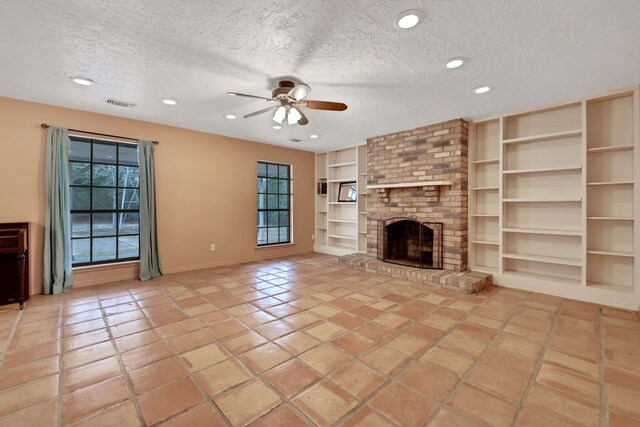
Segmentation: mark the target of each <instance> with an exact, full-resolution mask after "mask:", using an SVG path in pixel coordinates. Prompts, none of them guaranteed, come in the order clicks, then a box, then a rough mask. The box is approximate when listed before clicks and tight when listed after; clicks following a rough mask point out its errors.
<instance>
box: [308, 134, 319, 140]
mask: <svg viewBox="0 0 640 427" xmlns="http://www.w3.org/2000/svg"><path fill="white" fill-rule="evenodd" d="M317 137H318V135H315V134H314V135H309V138H311V139H316V138H317Z"/></svg>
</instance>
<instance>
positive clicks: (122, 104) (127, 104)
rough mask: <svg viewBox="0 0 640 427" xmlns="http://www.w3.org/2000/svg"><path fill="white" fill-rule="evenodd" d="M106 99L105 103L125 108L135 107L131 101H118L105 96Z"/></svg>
mask: <svg viewBox="0 0 640 427" xmlns="http://www.w3.org/2000/svg"><path fill="white" fill-rule="evenodd" d="M106 101H107V104H111V105H115V106H117V107H125V108H136V107H137V105H136V104H132V103H131V102H126V101H118V100H117V99H111V98H107V99H106Z"/></svg>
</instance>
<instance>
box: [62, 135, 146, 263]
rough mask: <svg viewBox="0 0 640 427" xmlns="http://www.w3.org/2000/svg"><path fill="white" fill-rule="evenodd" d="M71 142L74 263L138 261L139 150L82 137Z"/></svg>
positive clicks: (129, 145)
mask: <svg viewBox="0 0 640 427" xmlns="http://www.w3.org/2000/svg"><path fill="white" fill-rule="evenodd" d="M70 139H71V144H70V146H69V193H70V199H71V200H70V204H71V206H70V214H71V254H72V255H71V259H72V264H73V265H74V266H80V265H90V264H102V263H108V262H116V261H128V260H135V259H139V256H140V255H139V248H140V214H139V209H140V195H139V187H140V170H139V168H138V147H137V146H135V145H132V144H119V143H116V142H108V141H99V140H93V139H85V138H78V137H71V138H70Z"/></svg>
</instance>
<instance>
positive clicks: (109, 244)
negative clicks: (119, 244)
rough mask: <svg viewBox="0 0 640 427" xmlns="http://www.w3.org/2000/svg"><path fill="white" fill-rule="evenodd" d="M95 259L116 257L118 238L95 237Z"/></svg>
mask: <svg viewBox="0 0 640 427" xmlns="http://www.w3.org/2000/svg"><path fill="white" fill-rule="evenodd" d="M92 254H93V257H92V258H93V261H106V260H111V259H116V238H115V237H100V238H97V239H93V248H92Z"/></svg>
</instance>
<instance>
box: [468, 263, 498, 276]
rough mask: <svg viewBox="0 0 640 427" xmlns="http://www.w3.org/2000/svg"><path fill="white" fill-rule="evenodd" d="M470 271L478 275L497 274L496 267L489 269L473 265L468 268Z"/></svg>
mask: <svg viewBox="0 0 640 427" xmlns="http://www.w3.org/2000/svg"><path fill="white" fill-rule="evenodd" d="M469 270H471V271H477V272H478V273H489V274H497V273H498V267H491V266H488V265H474V266H471V267H470V268H469Z"/></svg>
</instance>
